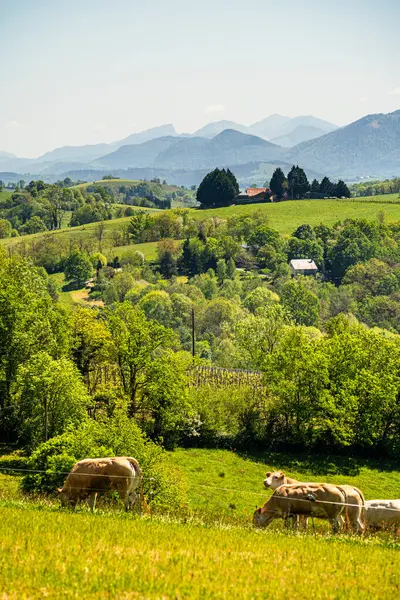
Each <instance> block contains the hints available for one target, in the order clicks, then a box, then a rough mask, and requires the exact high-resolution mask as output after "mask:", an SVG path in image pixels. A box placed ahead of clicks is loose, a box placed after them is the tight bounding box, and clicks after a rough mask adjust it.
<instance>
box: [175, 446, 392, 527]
mask: <svg viewBox="0 0 400 600" xmlns="http://www.w3.org/2000/svg"><path fill="white" fill-rule="evenodd" d="M170 456H171V460H172V461H173V463H174V464H175V465H176V466H177V467H179V468H180V469H181V470H182V471H183V472H184V473H185V474H186V476H187V479H188V493H189V505H190V508H191V509H192V510H193V511H194V512H199V513H201V514H203V515H213V516H214V517H216V518H219V519H224V520H227V521H231V522H240V521H241V520H243V519H244V520H248V519H249V518H250V516H251V515H252V514H253V512H254V509H255V508H256V506H261V505H262V504H263V503H264V502H265V501H266V499H267V497H268V496H269V494H270V493H269V492H268V491H266V490H265V489H264V486H263V480H264V478H265V473H266V472H267V471H277V470H283V471H284V472H285V473H286V474H287V475H289V476H290V477H293V478H295V479H298V480H299V481H323V482H326V483H336V484H346V483H348V484H352V485H355V486H356V487H358V488H360V489H361V490H362V491H363V492H364V495H365V498H366V499H367V500H368V499H374V498H400V463H399V464H391V463H390V462H388V461H382V462H379V461H367V460H362V459H355V458H346V457H342V458H340V457H326V456H324V457H318V456H317V457H316V456H309V457H307V456H301V455H299V456H297V457H294V456H291V455H285V454H279V453H265V454H259V455H251V454H246V453H237V452H232V451H229V450H218V449H215V450H209V449H198V448H194V449H188V450H187V449H186V450H181V449H179V450H175V451H174V452H171V454H170Z"/></svg>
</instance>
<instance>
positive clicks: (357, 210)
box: [0, 184, 400, 246]
mask: <svg viewBox="0 0 400 600" xmlns="http://www.w3.org/2000/svg"><path fill="white" fill-rule="evenodd" d="M85 185H86V184H85ZM396 199H398V195H397V194H388V195H384V196H374V201H373V202H371V201H370V199H369V198H351V199H349V200H296V201H291V200H290V201H286V202H277V203H265V204H263V203H259V204H247V205H238V206H229V207H226V208H213V209H207V210H200V209H189V210H190V213H191V215H192V216H193V217H194V218H195V219H198V220H202V219H206V218H208V217H221V218H227V217H230V216H233V215H251V214H254V213H255V212H257V211H262V212H263V213H265V214H266V215H267V216H268V218H269V224H270V226H271V227H272V228H274V229H276V230H277V231H279V232H280V233H281V234H285V235H287V234H290V233H292V232H293V231H294V230H295V229H296V228H297V227H298V226H299V225H302V224H303V223H309V224H310V225H318V224H319V223H325V224H326V225H333V224H334V223H336V222H337V221H344V220H345V219H359V218H365V219H370V220H371V219H372V220H376V219H377V217H378V214H379V213H382V212H383V214H384V216H385V218H386V219H387V221H388V222H391V221H400V203H396ZM135 208H138V207H135ZM143 210H146V211H148V212H159V211H158V209H149V208H144V209H143ZM129 220H130V217H122V218H120V219H113V220H111V221H106V232H108V233H111V232H112V231H113V230H116V229H119V228H120V227H122V226H124V225H125V226H126V225H127V224H128V223H129ZM97 225H98V223H89V224H87V225H80V226H78V227H69V228H65V229H60V230H58V231H53V232H51V233H50V234H46V235H55V236H57V237H58V236H61V237H63V238H65V239H70V238H74V239H75V240H79V239H82V238H84V237H86V236H88V235H91V234H93V232H94V230H95V228H96V227H97ZM42 235H43V234H42V233H35V234H31V235H26V236H23V237H17V238H7V239H1V240H0V244H2V245H5V246H12V245H14V244H17V243H18V242H20V241H21V240H24V241H27V242H29V241H30V240H31V239H34V238H37V237H40V236H42Z"/></svg>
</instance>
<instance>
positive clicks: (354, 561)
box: [0, 506, 400, 600]
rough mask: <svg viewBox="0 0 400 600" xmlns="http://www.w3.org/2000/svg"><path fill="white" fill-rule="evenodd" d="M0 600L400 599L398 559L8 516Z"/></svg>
mask: <svg viewBox="0 0 400 600" xmlns="http://www.w3.org/2000/svg"><path fill="white" fill-rule="evenodd" d="M0 548H1V552H0V593H1V594H2V596H1V597H2V598H4V599H7V600H11V599H12V600H25V599H36V598H50V599H52V598H66V599H68V598H85V599H94V598H96V599H111V598H123V599H128V598H129V599H131V598H132V599H133V598H135V599H136V598H143V599H145V598H146V599H147V598H154V599H156V598H157V599H161V598H162V599H171V600H172V599H183V598H185V599H186V598H187V599H191V598H193V599H194V598H196V599H200V598H201V599H211V598H212V599H214V598H215V599H219V598H221V599H228V598H229V599H230V598H232V599H233V598H235V599H236V598H238V599H239V598H243V599H247V598H248V599H250V598H251V599H258V598H259V599H264V598H277V599H279V598H285V599H286V598H288V597H290V598H291V599H293V600H294V599H300V598H301V599H304V598H310V597H311V598H321V599H324V598H325V599H328V598H329V599H330V598H337V599H340V598H343V599H344V598H346V599H360V598H381V599H383V598H385V599H391V598H393V599H394V598H398V596H399V593H400V569H399V562H398V561H399V550H398V548H396V547H395V545H394V544H393V545H392V547H391V545H390V544H385V545H383V544H381V543H379V542H375V541H372V542H371V543H369V544H367V543H365V542H363V541H359V540H355V539H344V538H343V537H338V538H336V539H335V538H333V537H332V536H326V537H319V538H316V539H314V538H313V537H311V536H299V537H297V538H296V537H294V536H290V535H285V534H282V533H278V532H272V531H271V532H262V531H253V530H251V529H249V528H247V529H243V528H230V529H224V528H220V527H205V526H202V525H201V524H196V523H186V524H183V523H179V522H176V521H175V522H174V521H169V520H168V519H162V518H154V519H151V518H140V517H132V516H125V515H124V514H115V515H102V514H94V515H91V514H88V513H77V514H71V513H67V512H63V511H60V510H57V509H53V510H51V509H47V510H41V511H39V510H35V509H34V508H29V507H23V506H6V507H3V508H2V509H1V520H0Z"/></svg>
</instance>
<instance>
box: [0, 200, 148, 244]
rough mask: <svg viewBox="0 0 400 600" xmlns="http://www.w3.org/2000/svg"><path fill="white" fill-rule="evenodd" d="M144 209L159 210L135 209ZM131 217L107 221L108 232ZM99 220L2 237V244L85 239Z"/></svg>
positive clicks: (0, 242)
mask: <svg viewBox="0 0 400 600" xmlns="http://www.w3.org/2000/svg"><path fill="white" fill-rule="evenodd" d="M136 209H138V210H143V211H145V212H159V210H158V209H156V208H143V207H140V206H135V210H136ZM130 219H131V217H121V218H120V219H112V220H110V221H105V224H106V232H107V233H112V231H114V230H118V229H120V227H122V226H127V225H128V224H129V221H130ZM98 225H99V224H98V222H96V223H88V224H86V225H78V226H76V227H65V228H63V229H57V230H55V231H49V232H46V233H44V234H43V233H32V234H30V235H24V236H20V237H15V238H5V239H0V245H3V246H6V247H9V246H14V245H15V244H18V243H19V242H30V241H31V240H33V239H37V238H40V237H43V235H52V236H53V235H54V236H56V237H57V238H58V239H64V240H70V239H74V240H75V241H79V240H81V239H84V238H85V237H87V236H89V235H93V233H94V231H95V229H96V227H98Z"/></svg>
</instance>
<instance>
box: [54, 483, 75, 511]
mask: <svg viewBox="0 0 400 600" xmlns="http://www.w3.org/2000/svg"><path fill="white" fill-rule="evenodd" d="M56 491H57V494H58V497H59V499H60V502H61V506H63V507H66V506H75V504H76V502H75V501H74V499H73V498H71V494H69V493H68V492H67V491H66V490H64V488H57V490H56Z"/></svg>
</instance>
